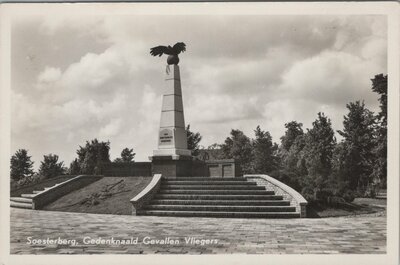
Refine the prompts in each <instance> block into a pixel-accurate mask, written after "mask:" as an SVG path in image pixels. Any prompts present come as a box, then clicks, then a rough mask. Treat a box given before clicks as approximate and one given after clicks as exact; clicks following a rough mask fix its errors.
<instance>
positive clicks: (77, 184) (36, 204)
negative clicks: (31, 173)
mask: <svg viewBox="0 0 400 265" xmlns="http://www.w3.org/2000/svg"><path fill="white" fill-rule="evenodd" d="M102 177H103V176H90V175H80V176H77V177H75V178H72V179H70V180H67V181H65V182H62V183H60V184H58V185H57V186H55V187H52V188H50V189H47V190H44V191H42V192H40V193H37V194H36V195H35V196H34V197H32V209H41V208H42V207H43V206H45V205H47V204H49V203H51V202H53V201H55V200H57V199H58V198H60V197H62V196H64V195H65V194H67V193H70V192H72V191H74V190H77V189H80V188H83V187H85V186H87V185H89V184H90V183H93V182H95V181H97V180H99V179H101V178H102Z"/></svg>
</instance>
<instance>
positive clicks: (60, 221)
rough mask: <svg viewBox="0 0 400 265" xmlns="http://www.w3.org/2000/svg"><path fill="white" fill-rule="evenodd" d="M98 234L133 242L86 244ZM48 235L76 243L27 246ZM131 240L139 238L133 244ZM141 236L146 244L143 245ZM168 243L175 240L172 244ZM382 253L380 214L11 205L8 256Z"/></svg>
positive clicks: (383, 220) (383, 228)
mask: <svg viewBox="0 0 400 265" xmlns="http://www.w3.org/2000/svg"><path fill="white" fill-rule="evenodd" d="M100 237H101V239H104V240H107V239H108V240H109V241H111V240H110V239H111V238H112V237H113V239H114V240H122V239H126V240H128V239H129V240H130V239H131V238H132V239H133V241H132V244H131V245H123V244H107V243H111V242H106V244H96V243H94V244H90V242H87V241H88V240H89V238H90V239H93V240H98V239H99V238H100ZM28 238H29V239H28ZM47 238H49V239H50V240H53V239H54V240H57V239H58V238H60V239H61V240H67V239H70V240H76V242H77V243H78V244H77V245H73V244H71V243H72V242H69V243H68V242H65V243H67V244H65V245H63V244H57V243H56V242H49V243H48V244H36V245H33V244H31V245H29V244H27V243H28V241H30V242H31V243H33V242H34V240H37V239H44V240H47ZM136 238H137V241H138V242H137V243H136V244H135V239H136ZM149 238H151V239H152V240H154V241H153V243H154V244H151V241H150V240H148V239H149ZM165 238H167V240H164V241H166V242H168V243H166V242H164V244H162V243H163V242H162V241H161V242H160V240H163V239H165ZM168 238H169V241H168ZM185 238H186V239H187V240H189V242H188V243H186V242H185ZM193 238H195V239H199V241H196V240H193ZM143 240H144V242H145V243H150V244H145V243H144V242H143ZM157 240H159V241H157ZM201 240H203V241H201ZM207 240H208V241H207ZM83 241H85V242H86V243H89V244H85V243H84V242H83ZM177 241H179V243H178V242H177ZM216 241H217V242H216ZM115 242H116V241H114V243H115ZM173 242H175V243H177V244H171V243H173ZM120 243H122V241H121V242H120ZM125 243H127V242H125ZM385 252H386V217H385V216H378V217H374V216H366V217H362V216H359V217H351V218H345V217H338V218H324V219H223V218H176V217H153V216H127V215H100V214H82V213H66V212H51V211H32V210H25V209H11V254H102V253H104V254H212V253H222V254H226V253H249V254H252V253H257V254H292V253H356V254H362V253H368V254H376V253H385Z"/></svg>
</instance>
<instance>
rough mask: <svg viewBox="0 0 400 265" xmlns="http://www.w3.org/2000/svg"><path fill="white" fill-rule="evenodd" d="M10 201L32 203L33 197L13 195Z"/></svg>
mask: <svg viewBox="0 0 400 265" xmlns="http://www.w3.org/2000/svg"><path fill="white" fill-rule="evenodd" d="M10 201H12V202H25V203H32V199H29V198H22V197H11V198H10Z"/></svg>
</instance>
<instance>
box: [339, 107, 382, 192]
mask: <svg viewBox="0 0 400 265" xmlns="http://www.w3.org/2000/svg"><path fill="white" fill-rule="evenodd" d="M346 107H347V108H348V109H349V113H348V114H347V115H346V116H344V121H343V131H338V133H339V134H340V135H341V136H343V138H344V139H343V146H342V150H340V151H341V159H342V160H343V161H340V162H339V163H340V165H341V168H340V178H342V179H343V180H344V181H347V182H348V183H349V188H350V189H352V190H356V189H359V190H361V191H365V189H366V187H367V186H368V185H369V184H370V183H371V182H372V180H371V177H372V173H373V168H374V148H375V143H374V123H375V121H374V115H373V113H372V112H371V111H370V110H368V109H367V108H366V107H365V104H364V102H360V101H356V102H354V103H353V102H351V103H349V104H347V105H346ZM343 174H344V175H343Z"/></svg>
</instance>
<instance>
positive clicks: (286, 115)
mask: <svg viewBox="0 0 400 265" xmlns="http://www.w3.org/2000/svg"><path fill="white" fill-rule="evenodd" d="M12 38H13V40H12V41H13V45H14V46H13V51H12V62H13V66H12V69H13V70H12V71H13V73H12V84H13V87H12V90H13V91H12V100H13V101H12V137H13V141H12V148H13V149H18V148H28V149H30V150H31V152H32V154H33V156H34V159H40V158H41V157H42V156H43V154H46V153H49V152H52V153H57V154H59V155H60V157H61V158H62V159H63V160H65V161H66V164H68V163H69V161H71V160H72V159H73V158H74V157H75V151H76V149H77V147H78V145H79V144H84V143H85V141H86V140H90V139H93V138H96V137H97V138H99V139H102V140H110V141H111V156H112V157H117V156H119V154H120V151H121V150H122V149H123V148H125V147H129V148H134V150H135V152H136V153H137V160H147V156H149V155H151V153H152V150H153V149H155V148H156V146H157V141H156V140H157V132H158V126H159V118H160V110H161V99H162V93H163V88H164V73H165V58H164V57H162V58H158V57H157V58H156V57H151V56H149V48H150V47H153V46H155V45H159V44H164V45H168V44H174V43H175V42H176V41H184V42H186V43H187V52H186V53H184V54H182V55H180V58H181V63H180V67H181V80H182V89H183V101H184V106H185V119H186V122H187V123H190V124H191V129H192V130H194V131H199V132H200V133H201V134H202V135H203V140H202V143H201V144H202V145H204V146H207V145H209V144H212V143H215V142H219V143H221V142H223V141H224V139H225V138H226V137H227V136H228V134H229V132H230V130H231V129H232V128H238V129H241V130H243V131H244V132H245V133H246V134H248V135H249V136H253V130H254V129H255V127H256V126H257V125H261V127H262V129H264V130H268V131H270V132H271V134H272V136H273V139H274V141H278V142H279V138H280V136H281V135H283V132H284V124H285V123H286V122H289V121H291V120H297V121H299V122H303V123H304V126H305V127H309V126H311V123H312V121H313V120H315V118H316V115H317V112H319V111H324V112H326V114H327V115H328V116H329V117H331V119H332V121H333V125H334V128H335V129H340V126H341V123H342V118H343V115H344V114H345V113H346V108H345V105H346V103H348V102H350V101H354V100H358V99H365V101H366V103H367V106H368V107H369V108H371V109H373V110H377V109H378V102H377V96H376V95H375V94H374V93H373V92H371V90H370V85H371V84H370V78H372V77H373V76H374V75H375V74H378V73H381V72H383V73H385V72H386V71H387V66H386V65H387V30H386V21H385V17H384V16H155V15H154V16H96V17H94V16H93V17H81V16H60V17H58V18H55V17H54V16H44V17H43V18H35V19H31V20H29V19H25V20H24V22H20V23H17V24H15V26H14V27H13V34H12ZM14 47H15V48H14ZM28 55H29V56H31V57H29V58H34V59H32V60H27V59H26V58H27V56H28ZM32 56H33V57H32ZM43 135H45V136H46V137H43ZM31 139H39V140H37V141H32V140H31ZM66 143H68V144H66Z"/></svg>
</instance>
